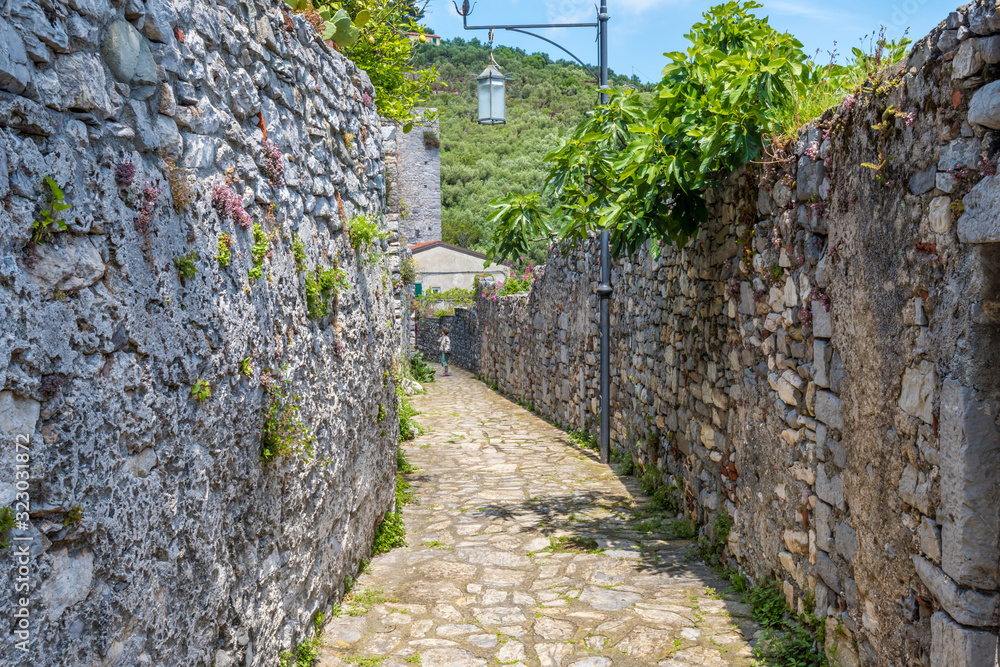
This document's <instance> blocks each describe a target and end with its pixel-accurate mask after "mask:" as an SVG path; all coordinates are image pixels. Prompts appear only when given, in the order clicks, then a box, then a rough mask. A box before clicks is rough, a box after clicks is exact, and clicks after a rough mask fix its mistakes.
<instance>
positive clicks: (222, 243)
mask: <svg viewBox="0 0 1000 667" xmlns="http://www.w3.org/2000/svg"><path fill="white" fill-rule="evenodd" d="M232 247H233V237H231V236H230V235H229V234H228V233H227V232H222V233H221V234H219V252H218V254H216V256H215V260H216V261H217V262H219V266H229V262H230V261H231V260H232V258H233V253H232Z"/></svg>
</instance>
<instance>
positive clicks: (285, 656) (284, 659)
mask: <svg viewBox="0 0 1000 667" xmlns="http://www.w3.org/2000/svg"><path fill="white" fill-rule="evenodd" d="M324 618H325V616H324V615H323V612H321V611H320V612H316V617H315V618H314V619H313V629H314V630H315V634H314V635H313V637H312V639H308V640H306V641H304V642H302V643H301V644H299V645H298V646H296V647H295V650H294V651H291V652H289V651H282V652H281V654H280V655H278V665H279V667H312V666H313V665H314V664H315V663H316V662H317V661H318V660H319V649H320V648H321V647H322V646H323V636H322V635H323V620H324Z"/></svg>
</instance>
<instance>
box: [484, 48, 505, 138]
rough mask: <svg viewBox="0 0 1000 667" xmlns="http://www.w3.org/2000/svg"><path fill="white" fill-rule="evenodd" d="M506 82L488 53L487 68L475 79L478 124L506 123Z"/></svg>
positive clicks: (491, 55)
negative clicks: (477, 97) (477, 99)
mask: <svg viewBox="0 0 1000 667" xmlns="http://www.w3.org/2000/svg"><path fill="white" fill-rule="evenodd" d="M506 82H507V77H505V76H504V75H503V74H502V73H501V72H500V66H499V65H497V63H496V61H495V60H493V54H492V53H490V64H489V67H487V68H486V69H484V70H483V73H482V74H480V75H479V76H477V77H476V83H477V85H478V86H479V122H480V124H482V125H503V124H504V123H506V122H507V104H506V100H505V98H504V92H505V91H504V85H505V84H506Z"/></svg>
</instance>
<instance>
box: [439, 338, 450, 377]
mask: <svg viewBox="0 0 1000 667" xmlns="http://www.w3.org/2000/svg"><path fill="white" fill-rule="evenodd" d="M450 333H451V330H450V329H449V328H448V327H444V328H443V329H441V343H440V345H439V346H438V347H440V349H441V365H442V366H444V375H451V373H449V372H448V355H449V354H451V338H449V337H448V334H450Z"/></svg>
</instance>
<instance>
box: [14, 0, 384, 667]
mask: <svg viewBox="0 0 1000 667" xmlns="http://www.w3.org/2000/svg"><path fill="white" fill-rule="evenodd" d="M9 9H10V11H9V12H5V13H4V14H3V17H2V18H0V200H2V206H0V239H2V241H3V247H2V249H0V341H2V342H0V464H2V465H0V506H3V507H7V506H10V507H12V508H15V509H16V511H18V512H23V513H24V514H27V516H26V517H24V519H25V520H24V522H23V523H22V525H19V526H17V527H15V528H14V529H13V530H12V531H10V532H9V533H8V534H7V535H6V537H9V538H11V539H12V540H13V541H14V544H15V545H17V546H16V547H14V548H17V549H20V548H21V547H26V548H27V550H28V556H26V561H27V563H26V564H23V565H24V568H23V571H19V570H18V569H16V568H15V567H13V556H12V555H11V551H10V550H0V557H2V558H3V559H4V562H5V566H4V567H3V568H0V591H3V592H2V593H0V617H2V618H3V619H6V621H7V624H6V626H5V631H4V632H3V633H2V634H0V656H2V657H0V664H4V665H14V664H21V665H33V666H47V665H53V666H54V665H70V664H73V665H83V664H87V665H98V664H101V665H181V664H183V665H203V666H205V667H208V666H209V665H216V666H219V667H221V666H223V665H235V664H240V665H257V666H262V665H268V666H271V665H275V664H277V663H278V654H279V652H280V651H282V650H289V649H290V648H292V647H293V646H294V645H296V644H298V643H300V642H301V641H303V640H304V639H305V638H306V637H307V636H308V635H309V634H311V633H312V621H313V619H314V618H315V617H316V614H317V612H321V611H327V612H328V611H329V609H330V605H331V603H332V602H333V601H335V600H336V599H338V596H340V595H341V594H342V592H343V581H344V579H345V577H346V576H347V575H353V574H356V572H357V568H358V565H359V562H360V561H361V559H362V558H364V557H367V556H368V555H369V554H370V547H371V542H372V538H373V532H374V529H375V527H376V525H377V524H378V522H379V520H380V519H381V517H382V516H383V514H384V513H385V512H386V511H387V510H388V509H389V508H390V507H391V506H392V504H393V502H394V493H393V488H394V481H395V477H394V471H395V453H396V448H397V443H398V440H397V437H398V434H397V432H396V429H397V426H396V425H397V423H398V420H397V408H396V396H395V392H394V389H393V386H392V382H391V381H388V380H387V378H388V377H389V372H390V370H391V369H392V368H393V365H394V360H396V358H397V357H398V354H399V340H400V339H399V336H400V332H399V328H398V327H399V324H398V320H397V317H396V315H395V314H394V312H395V309H394V301H395V300H398V298H399V296H400V295H399V294H397V293H394V287H393V284H392V280H391V278H392V273H391V271H392V263H391V262H392V260H391V259H387V258H386V256H385V253H386V251H388V249H389V246H388V244H382V245H381V246H380V247H378V248H375V249H373V250H372V251H371V252H372V253H374V257H368V258H367V261H362V260H363V258H362V257H358V256H357V255H356V254H355V253H354V251H353V250H352V248H351V246H350V244H349V242H348V239H347V238H346V234H345V233H344V224H345V222H346V220H348V219H349V218H350V217H352V216H354V215H355V214H359V213H368V214H373V215H379V214H380V212H381V209H382V202H383V197H384V194H385V182H384V165H383V161H382V142H383V137H382V133H381V128H380V122H379V118H378V115H377V111H376V107H375V103H374V101H373V95H374V90H373V88H372V86H371V83H370V82H369V80H368V78H367V76H366V75H365V73H364V72H361V71H359V70H358V69H357V68H356V67H355V65H354V64H353V63H351V62H350V61H348V60H347V59H345V58H344V57H343V56H342V55H341V54H339V53H338V52H336V51H335V50H334V49H332V48H329V47H328V46H327V45H326V44H324V43H323V42H322V41H321V40H320V39H318V38H317V35H316V32H315V30H314V29H313V27H312V26H311V25H310V24H309V23H308V22H306V21H305V20H304V19H303V17H302V16H301V15H290V14H289V13H287V12H286V9H285V6H284V4H283V3H281V2H277V1H274V2H270V1H263V2H254V1H252V0H240V1H236V0H232V1H222V2H206V1H204V0H195V1H194V2H186V3H175V2H171V1H170V0H146V1H145V2H143V1H142V0H139V1H138V2H130V3H125V4H122V3H117V4H113V3H111V2H109V1H108V0H87V1H86V2H76V1H73V2H70V3H42V4H39V3H38V2H34V1H32V0H24V1H22V2H16V3H14V4H13V5H11V6H10V7H9ZM265 137H266V138H267V139H268V140H269V142H270V143H267V144H265V142H264V139H265ZM279 165H283V167H284V171H283V174H282V173H280V171H281V169H280V166H279ZM46 177H50V178H51V179H52V183H54V184H56V185H57V186H58V188H59V189H60V190H61V192H62V193H64V201H65V203H67V204H70V205H71V208H70V209H68V210H66V211H65V212H63V213H62V214H61V215H62V218H63V219H64V220H65V224H66V229H65V230H60V229H59V228H58V226H55V227H51V228H50V229H51V230H52V231H53V232H54V233H52V235H51V237H50V238H43V239H41V240H42V241H43V243H40V244H39V243H36V242H34V241H33V240H32V237H33V221H36V220H43V219H44V217H43V213H42V211H44V210H51V203H52V201H53V199H54V198H55V195H54V194H53V193H54V192H55V190H53V189H52V188H51V187H50V186H49V181H47V180H46ZM58 215H59V213H58V212H57V216H58ZM254 225H259V227H256V228H255V227H254ZM388 231H390V232H391V234H390V238H393V239H396V238H398V230H388ZM224 235H228V236H224ZM227 238H228V239H229V241H230V242H231V243H226V239H227ZM299 242H301V244H302V245H301V246H299V245H298V244H299ZM227 255H228V257H227ZM335 264H336V265H337V266H338V268H339V269H341V270H342V271H343V272H344V279H345V280H346V281H347V283H348V284H349V288H347V289H341V290H340V294H339V296H338V297H337V298H336V299H332V300H329V301H328V302H327V303H329V304H330V307H331V312H329V313H328V314H326V315H322V316H319V317H318V319H312V318H310V317H308V316H307V294H306V290H305V284H306V277H307V276H309V275H310V274H311V272H312V271H313V270H314V269H316V268H317V267H326V268H331V267H333V266H334V265H335ZM182 272H183V273H182ZM258 272H259V273H258ZM277 393H281V394H284V395H285V396H286V397H287V398H286V400H288V401H293V402H295V404H296V405H297V406H298V409H299V412H298V413H297V419H299V420H301V422H302V425H303V427H304V428H305V430H306V431H307V432H308V433H310V434H313V435H314V436H315V443H314V444H313V454H314V456H315V457H316V458H317V459H319V460H320V461H314V462H312V463H308V462H304V461H302V460H300V459H298V458H294V457H282V458H279V459H277V460H274V461H270V462H265V461H263V460H262V456H261V447H262V446H261V431H262V425H263V424H264V422H265V418H266V414H267V409H268V406H269V405H270V404H271V402H272V401H273V400H275V398H276V396H277ZM296 396H297V397H298V398H297V402H296V399H295V398H293V397H296ZM202 399H203V400H202ZM18 444H22V445H23V447H20V448H19V447H18ZM18 494H24V495H22V496H19V495H18ZM24 497H27V498H28V500H29V501H30V507H25V506H24V505H23V504H18V501H21V502H22V503H23V502H24V501H23V498H24ZM19 518H20V517H19ZM22 576H23V579H22V580H26V582H27V583H28V585H29V588H28V590H27V591H25V592H18V593H16V592H15V577H22ZM22 598H23V599H24V600H26V604H25V603H22V602H21V600H22ZM22 608H23V609H25V610H26V612H25V613H26V614H27V617H26V620H25V621H24V624H23V626H22V625H21V622H20V621H19V620H14V619H19V618H20V617H21V613H22V612H21V609H22ZM25 626H26V627H25ZM18 644H23V645H24V647H25V648H27V649H28V650H26V651H23V650H21V648H20V647H19V646H18Z"/></svg>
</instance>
